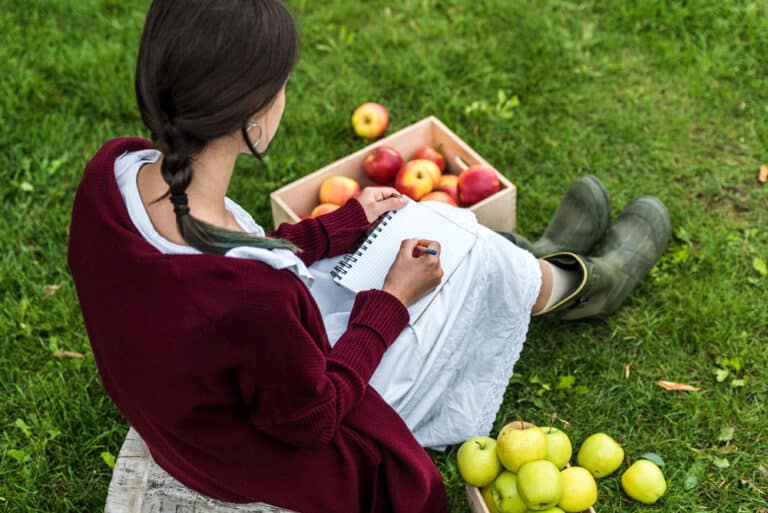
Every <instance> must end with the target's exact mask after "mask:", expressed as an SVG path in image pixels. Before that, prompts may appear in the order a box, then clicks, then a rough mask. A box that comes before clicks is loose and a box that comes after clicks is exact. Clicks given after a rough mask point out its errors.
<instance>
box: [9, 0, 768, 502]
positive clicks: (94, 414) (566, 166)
mask: <svg viewBox="0 0 768 513" xmlns="http://www.w3.org/2000/svg"><path fill="white" fill-rule="evenodd" d="M289 4H290V6H291V7H292V9H293V11H294V12H295V13H296V15H297V20H298V22H299V25H300V30H301V39H302V50H301V60H300V62H299V65H298V67H297V69H296V72H295V74H294V76H293V78H292V80H291V84H290V86H289V91H288V95H289V96H288V107H287V111H286V114H285V118H284V123H283V125H282V127H281V129H280V133H279V135H278V138H277V139H276V140H275V142H274V143H273V146H272V147H271V149H270V152H269V159H268V166H267V168H266V169H265V168H261V167H259V166H257V165H255V164H254V163H252V162H250V161H248V160H243V161H242V163H241V166H240V168H241V169H240V171H241V172H239V173H237V174H236V177H235V180H234V183H233V186H232V188H231V195H232V196H233V197H234V198H235V199H236V200H238V201H240V202H241V203H243V204H244V205H246V206H247V207H249V208H250V209H251V210H252V211H253V212H254V214H255V216H256V218H257V220H258V221H259V222H261V223H262V224H263V225H265V226H271V223H272V221H271V216H270V210H269V203H268V193H269V192H270V191H271V190H273V189H275V188H277V187H279V186H281V185H284V184H286V183H288V182H290V181H292V180H294V179H296V178H298V177H300V176H302V175H304V174H306V173H308V172H310V171H312V170H314V169H317V168H319V167H321V166H323V165H325V164H328V163H329V162H331V161H333V160H335V159H337V158H339V157H341V156H343V155H345V154H347V153H349V152H351V151H353V150H356V149H359V148H361V147H363V146H364V145H365V143H364V142H363V141H361V140H359V139H357V138H356V137H355V136H354V135H353V133H352V131H351V128H350V126H349V117H350V114H351V112H352V110H353V109H354V107H356V106H357V105H358V104H360V103H362V102H363V101H368V100H374V101H379V102H381V103H383V104H385V105H386V106H387V107H388V108H389V110H390V113H391V116H392V128H391V131H394V130H397V129H399V128H402V127H404V126H407V125H409V124H411V123H413V122H415V121H417V120H419V119H421V118H423V117H425V116H427V115H432V114H434V115H436V116H438V117H439V118H440V119H441V120H443V121H444V122H445V123H446V124H447V125H448V126H449V127H450V128H451V129H453V130H454V131H455V132H456V133H457V134H458V135H459V136H461V137H462V138H464V140H466V141H467V142H468V143H469V144H470V145H471V146H472V147H474V148H475V149H476V150H477V151H478V152H479V153H480V154H481V155H483V156H484V157H485V158H486V159H487V160H488V161H489V162H491V163H492V164H494V165H495V166H496V167H497V168H498V169H500V170H501V171H502V172H504V173H505V174H506V175H507V176H508V177H509V178H510V179H511V180H512V181H513V182H514V183H515V184H517V186H518V187H519V190H518V218H517V219H518V224H519V227H520V230H521V231H522V233H524V234H525V235H528V236H530V237H536V236H537V235H538V234H539V233H540V232H541V231H542V230H543V229H544V228H545V226H546V224H547V222H548V219H549V217H550V216H551V215H552V213H553V211H554V209H555V207H556V205H557V203H558V201H559V198H560V196H561V195H562V193H563V192H564V190H565V188H566V187H567V185H568V184H569V182H570V181H571V180H573V179H574V178H576V177H578V176H580V175H583V174H586V173H592V174H595V175H597V176H598V177H599V178H600V179H601V180H602V181H603V182H604V183H605V184H606V185H607V187H608V189H609V190H610V192H611V194H612V197H613V199H614V208H615V211H616V212H618V211H619V210H620V208H621V206H622V205H623V204H624V203H626V202H627V201H628V200H630V199H631V198H632V197H634V196H636V195H639V194H645V193H650V194H655V195H657V196H659V197H660V198H661V199H662V200H663V201H664V202H665V203H666V204H667V206H668V207H669V210H670V212H671V215H672V222H673V227H674V230H673V231H674V236H673V239H672V241H671V242H670V246H669V249H668V252H667V254H666V255H665V256H664V258H663V259H662V261H661V262H660V264H659V265H658V266H657V267H656V268H655V269H654V270H653V271H652V273H651V275H650V277H649V278H648V279H646V280H645V281H644V282H643V284H642V285H641V287H640V288H639V289H638V290H637V291H636V292H635V293H634V294H633V295H632V296H631V298H630V299H629V300H628V302H627V303H626V305H625V306H624V307H623V308H621V309H620V310H619V311H618V312H617V313H616V314H615V315H613V316H612V317H611V318H610V319H608V320H606V321H603V322H595V323H571V324H567V323H558V322H553V321H548V320H542V319H537V320H536V321H534V323H533V325H532V327H531V331H530V336H529V339H528V343H527V344H526V346H525V349H524V351H523V354H522V357H521V359H520V361H519V362H518V363H517V365H516V368H515V376H514V377H513V379H512V382H511V383H510V386H509V388H508V390H507V394H506V397H505V401H504V403H503V405H502V407H501V410H500V411H499V414H498V417H497V420H496V425H495V431H494V434H495V433H496V432H497V430H498V429H499V428H500V427H501V426H502V425H503V424H504V423H505V422H506V421H507V420H509V419H513V418H516V417H518V416H521V417H523V418H525V419H526V420H529V421H531V422H535V423H542V424H543V423H547V422H550V420H549V419H550V417H551V416H552V415H556V416H557V418H558V419H564V420H565V421H567V422H568V424H567V426H566V425H565V424H563V423H562V422H560V421H559V420H557V421H555V424H556V425H558V426H561V427H563V426H566V427H565V429H566V432H568V433H569V435H570V436H571V438H572V439H573V440H574V442H575V443H576V445H578V443H579V442H580V441H581V440H583V439H584V438H585V437H586V436H587V435H588V434H590V433H592V432H595V431H605V432H607V433H609V434H611V435H613V436H615V437H617V438H618V439H620V440H621V442H622V443H623V445H624V447H625V449H626V452H627V455H628V456H629V457H630V458H631V459H636V458H638V457H640V456H641V455H643V454H644V453H646V452H654V453H656V454H658V455H660V456H661V457H662V458H663V459H664V460H665V461H666V466H665V473H666V475H667V478H668V482H669V491H668V492H667V495H666V496H665V497H664V499H663V500H662V501H661V502H660V503H658V504H657V505H655V506H648V507H646V506H640V505H637V504H636V503H633V502H631V501H630V500H629V499H627V498H626V497H625V496H624V495H623V494H622V492H621V489H620V486H619V480H618V477H617V476H611V477H608V478H606V479H605V480H603V481H601V482H600V483H599V490H600V496H599V500H598V504H597V509H598V511H599V512H600V513H609V512H620V511H630V512H631V511H647V512H651V511H660V512H662V511H663V512H678V511H679V512H683V511H684V512H704V511H718V512H763V513H765V512H766V511H768V472H767V471H766V470H765V469H766V467H768V413H766V400H767V398H768V371H766V369H767V368H768V351H766V349H768V308H766V304H767V303H766V300H765V296H766V294H765V291H766V290H768V276H766V275H765V272H764V271H763V272H762V273H761V271H760V262H763V263H764V262H765V261H766V260H768V235H767V234H768V231H766V226H768V214H767V212H768V186H765V185H763V186H760V185H759V184H758V183H757V180H756V179H755V177H756V170H757V168H758V166H759V165H760V164H763V163H768V80H767V79H766V76H767V75H766V71H767V70H768V66H767V64H768V61H767V60H766V55H768V21H766V20H768V4H766V3H765V2H762V1H753V2H747V1H739V2H736V1H724V0H691V1H688V2H671V1H669V2H667V1H662V0H634V1H624V2H621V1H608V2H595V1H593V2H589V1H587V2H572V1H564V0H563V1H549V2H545V1H531V2H507V1H502V0H488V1H476V2H470V1H459V0H442V1H437V0H418V1H416V0H402V1H398V2H389V1H367V2H357V1H351V0H347V1H341V0H329V1H327V2H311V1H306V0H303V1H302V0H294V1H291V2H289ZM510 4H513V5H510ZM147 5H148V2H147V1H138V0H122V1H120V2H118V1H116V0H72V1H70V2H62V1H56V0H29V1H26V2H11V1H9V0H0V76H1V77H2V79H0V120H2V122H0V145H1V146H0V148H1V151H0V176H2V181H1V182H0V183H1V184H2V185H0V199H1V200H2V205H3V214H2V216H0V240H2V242H3V248H4V249H3V252H2V253H0V333H1V334H2V335H1V337H2V338H0V397H1V398H2V399H1V400H0V433H2V435H1V436H0V510H3V511H13V512H72V511H82V512H91V511H99V510H100V509H101V508H102V507H103V504H104V498H105V497H106V487H107V484H108V482H109V478H110V475H111V471H110V468H109V467H108V466H107V465H106V464H105V462H104V461H103V459H102V453H105V452H106V453H111V454H113V455H114V454H116V453H117V451H118V449H119V447H120V443H121V441H122V438H123V436H124V434H125V431H126V429H127V425H126V423H125V422H124V421H123V420H122V419H121V417H120V415H119V414H118V412H117V410H116V409H115V408H114V407H113V406H112V404H111V403H110V401H109V399H108V398H107V397H106V395H105V393H104V391H103V389H102V388H101V384H100V381H99V378H98V374H97V371H96V368H95V365H94V362H93V359H92V358H88V359H86V360H71V359H56V358H53V356H52V353H53V351H55V350H57V349H63V350H70V351H79V352H88V351H89V344H88V339H87V336H86V334H85V330H84V327H83V323H82V320H81V315H80V311H79V307H78V303H77V297H76V294H75V290H74V287H73V285H72V282H71V279H70V277H69V274H68V272H67V268H66V263H65V252H66V239H67V225H68V220H69V213H70V207H71V202H72V197H73V193H74V191H75V188H76V186H77V183H78V180H79V177H80V175H81V173H82V169H83V165H84V163H85V161H86V160H87V159H88V158H89V156H91V155H92V154H93V153H94V152H95V151H96V149H97V148H98V147H99V145H100V144H101V143H102V142H103V141H104V140H106V139H108V138H110V137H114V136H118V135H134V134H138V135H146V134H145V131H144V130H143V127H142V125H141V122H140V119H139V116H138V113H137V109H136V107H135V104H134V99H133V88H132V77H133V62H134V59H135V55H136V48H137V40H138V37H139V33H140V30H141V24H142V20H143V16H144V12H145V10H146V8H147ZM499 92H502V94H503V95H505V97H506V98H511V97H513V96H517V97H518V99H519V105H517V106H514V105H513V104H512V103H509V104H507V105H506V108H505V106H504V103H503V102H502V104H499V103H498V95H499ZM94 242H95V243H98V241H94ZM50 286H54V287H53V288H51V287H50ZM47 287H48V288H47ZM626 368H629V370H630V372H629V376H628V377H627V376H626V375H625V369H626ZM660 379H666V380H672V381H678V382H683V383H690V384H693V385H696V386H698V387H700V388H701V390H700V391H699V392H691V393H688V392H667V391H665V390H663V389H662V388H660V387H659V386H657V385H656V381H658V380H660ZM455 452H456V447H453V448H450V449H449V450H448V451H447V452H446V453H445V454H438V453H431V454H432V455H433V457H434V459H435V462H436V463H437V465H438V466H439V468H440V470H441V472H442V474H443V476H444V478H445V481H446V485H447V487H448V492H449V496H450V501H451V511H453V512H464V511H467V510H468V508H467V506H466V503H465V499H464V495H463V489H462V485H461V482H460V479H459V478H458V474H457V470H456V466H455Z"/></svg>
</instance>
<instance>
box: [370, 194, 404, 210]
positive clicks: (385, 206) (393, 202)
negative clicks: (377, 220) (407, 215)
mask: <svg viewBox="0 0 768 513" xmlns="http://www.w3.org/2000/svg"><path fill="white" fill-rule="evenodd" d="M407 203H408V200H407V199H405V196H403V197H400V198H397V197H394V196H392V197H389V198H387V199H384V200H381V201H379V202H377V204H376V207H377V208H379V209H381V212H382V213H384V212H388V211H389V210H398V209H400V208H403V207H404V206H405V205H406V204H407Z"/></svg>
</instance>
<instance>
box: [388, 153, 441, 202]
mask: <svg viewBox="0 0 768 513" xmlns="http://www.w3.org/2000/svg"><path fill="white" fill-rule="evenodd" d="M439 180H440V169H439V168H438V167H437V164H435V163H434V162H432V161H430V160H423V159H422V160H410V161H408V162H406V163H405V164H403V167H401V168H400V171H398V172H397V175H396V176H395V189H397V192H399V193H400V194H405V195H406V196H408V197H409V198H411V199H414V200H416V201H418V200H420V199H421V198H422V196H425V195H426V194H427V193H429V192H431V191H432V189H433V188H434V187H435V184H436V182H437V181H439Z"/></svg>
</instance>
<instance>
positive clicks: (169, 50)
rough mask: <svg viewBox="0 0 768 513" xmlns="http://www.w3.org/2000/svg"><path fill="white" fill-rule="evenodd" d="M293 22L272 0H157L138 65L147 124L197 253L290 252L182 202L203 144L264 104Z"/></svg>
mask: <svg viewBox="0 0 768 513" xmlns="http://www.w3.org/2000/svg"><path fill="white" fill-rule="evenodd" d="M297 53H298V41H297V35H296V28H295V25H294V22H293V19H292V17H291V15H290V13H289V12H288V10H287V9H286V8H285V6H283V4H282V3H280V1H279V0H216V1H215V2H211V1H209V0H154V1H153V2H152V5H151V6H150V8H149V12H148V14H147V18H146V22H145V25H144V33H143V35H142V38H141V44H140V47H139V55H138V61H137V65H136V84H135V85H136V97H137V101H138V104H139V110H140V111H141V117H142V119H143V121H144V124H145V125H146V126H147V128H148V129H149V130H150V132H151V134H152V139H153V141H154V143H155V146H156V147H157V148H158V149H159V150H160V151H161V152H162V154H163V162H162V168H161V169H162V175H163V179H164V180H165V182H166V183H167V184H168V192H167V193H166V194H165V195H164V196H162V197H161V198H160V199H162V198H165V197H167V196H170V198H171V200H172V201H173V203H174V210H175V212H176V224H177V226H178V229H179V232H180V233H181V236H182V237H183V238H184V240H185V241H186V242H187V243H188V244H189V245H191V246H193V247H195V248H197V249H199V250H200V251H202V252H204V253H225V252H227V251H228V250H229V249H231V248H233V247H237V246H254V247H261V248H267V249H274V248H285V249H291V250H293V251H296V250H297V248H296V247H295V246H294V245H293V244H291V243H290V242H288V241H286V240H282V239H273V238H265V237H256V236H254V235H251V234H246V233H241V232H236V231H231V230H226V229H223V228H219V227H216V226H213V225H211V224H208V223H205V222H203V221H201V220H199V219H196V218H195V217H193V216H192V215H191V214H190V211H189V207H188V206H187V204H186V192H185V191H186V189H187V186H188V185H189V184H190V182H191V181H192V179H193V176H192V163H193V161H194V158H195V156H196V155H198V154H199V153H200V151H201V150H202V149H203V148H204V147H205V145H206V144H207V143H208V142H209V141H212V140H214V139H217V138H219V137H222V136H225V135H228V134H231V133H233V132H236V131H238V130H240V131H241V132H242V133H243V136H244V138H245V142H246V144H247V145H248V147H249V148H250V150H251V152H252V153H253V154H254V155H255V156H256V157H259V158H260V156H259V154H258V153H257V151H256V149H255V148H254V146H253V144H252V142H251V141H250V138H249V137H248V136H247V133H246V124H247V123H248V120H249V119H250V118H252V117H253V116H254V115H255V114H256V113H258V112H260V111H262V110H263V109H264V108H266V107H268V106H269V105H270V104H271V103H272V101H274V99H275V98H276V96H277V94H278V93H279V92H280V89H281V88H282V86H283V84H284V83H285V81H286V80H287V79H288V76H289V75H290V73H291V71H292V70H293V66H294V64H295V61H296V56H297Z"/></svg>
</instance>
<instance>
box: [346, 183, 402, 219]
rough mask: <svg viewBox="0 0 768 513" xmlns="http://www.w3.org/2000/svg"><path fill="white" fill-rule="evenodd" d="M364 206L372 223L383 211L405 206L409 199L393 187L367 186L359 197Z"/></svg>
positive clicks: (358, 199) (366, 214)
mask: <svg viewBox="0 0 768 513" xmlns="http://www.w3.org/2000/svg"><path fill="white" fill-rule="evenodd" d="M357 201H359V202H360V204H361V205H362V206H363V210H365V216H366V217H367V218H368V222H369V223H372V222H374V221H375V220H376V219H378V218H379V217H380V216H381V215H382V214H383V213H385V212H388V211H390V210H398V209H400V208H403V207H404V206H405V205H406V203H408V200H407V199H406V198H405V196H401V195H400V193H399V192H397V191H396V190H395V189H393V188H392V187H366V188H365V189H363V192H361V193H360V195H359V196H358V197H357Z"/></svg>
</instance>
